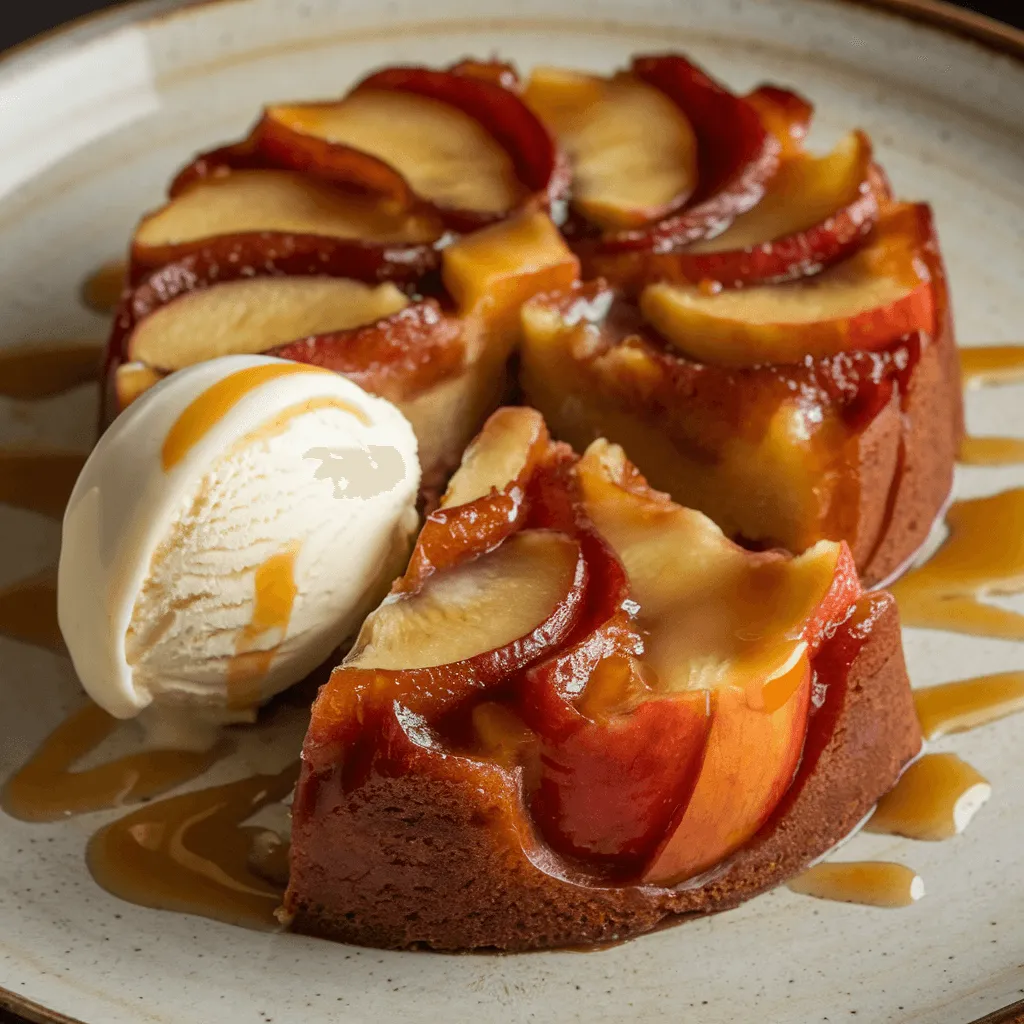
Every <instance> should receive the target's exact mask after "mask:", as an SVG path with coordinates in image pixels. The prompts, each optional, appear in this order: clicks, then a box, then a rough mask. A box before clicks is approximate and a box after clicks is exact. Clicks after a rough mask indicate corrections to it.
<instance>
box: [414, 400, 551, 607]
mask: <svg viewBox="0 0 1024 1024" xmlns="http://www.w3.org/2000/svg"><path fill="white" fill-rule="evenodd" d="M549 447H550V438H549V436H548V432H547V428H546V427H545V426H544V420H543V419H542V417H541V415H540V413H537V412H535V411H534V410H533V409H526V408H522V407H508V408H504V409H498V410H497V411H496V412H494V413H492V415H491V416H490V418H489V419H488V420H487V422H486V423H485V424H484V427H483V430H481V431H480V433H479V434H478V435H477V436H476V438H475V439H474V440H473V442H472V444H470V446H469V447H468V448H467V449H466V451H465V452H464V453H463V456H462V465H461V466H460V467H459V468H458V470H456V472H455V474H454V476H453V477H452V479H451V481H450V482H449V484H448V489H447V490H446V491H445V493H444V496H443V497H442V499H441V507H440V508H439V509H436V510H435V511H433V512H431V513H430V515H429V516H427V519H426V522H425V523H424V524H423V529H422V530H421V531H420V535H419V539H418V540H417V541H416V548H415V550H414V551H413V554H412V558H411V559H410V561H409V568H408V571H407V572H406V574H405V576H404V577H403V579H402V580H401V581H400V582H399V584H397V589H400V590H402V591H406V590H415V589H416V588H418V587H419V586H421V585H422V583H423V581H424V580H426V579H427V577H428V576H431V575H432V574H433V573H435V572H437V571H438V570H439V569H445V568H449V567H450V566H453V565H455V564H457V563H458V562H463V561H466V560H467V559H469V558H473V557H475V556H476V555H479V554H480V553H481V552H484V551H491V550H493V549H494V548H495V547H497V546H498V544H500V543H501V542H502V541H503V540H504V539H505V538H506V537H508V536H509V535H511V534H512V533H514V532H515V531H516V530H518V529H519V528H520V527H521V526H522V525H523V514H524V512H525V511H526V505H525V502H524V497H525V489H526V485H527V483H528V481H529V479H530V477H531V476H532V475H533V471H534V469H535V468H536V466H537V464H538V463H539V461H540V460H541V459H542V458H543V457H544V455H545V454H546V453H547V451H548V448H549Z"/></svg>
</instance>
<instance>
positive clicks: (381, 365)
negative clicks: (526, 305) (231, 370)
mask: <svg viewBox="0 0 1024 1024" xmlns="http://www.w3.org/2000/svg"><path fill="white" fill-rule="evenodd" d="M387 294H388V295H390V296H391V297H394V296H393V294H392V293H390V292H389V293H387ZM396 303H397V300H396ZM385 305H386V303H385ZM371 319H372V320H373V321H374V322H372V323H367V324H366V325H365V326H362V327H354V328H351V329H349V330H332V331H330V332H329V333H326V334H314V335H311V336H309V337H305V338H301V339H299V340H298V341H291V342H289V343H288V344H286V345H280V346H278V347H277V348H273V349H270V350H269V351H268V352H267V355H272V356H277V357H278V358H279V359H291V360H293V361H294V362H297V363H309V364H311V365H313V366H322V367H323V368H324V369H325V370H333V371H334V372H335V373H342V374H344V375H345V376H346V377H348V378H349V380H353V381H355V382H356V383H357V384H358V385H359V386H360V387H361V388H364V389H365V390H366V391H370V392H372V393H373V394H375V395H380V396H381V397H382V398H387V399H389V400H390V401H392V402H398V403H402V402H407V401H409V400H410V399H412V398H414V397H415V396H417V395H419V394H421V393H423V392H425V391H427V390H428V389H429V388H431V387H433V386H434V385H435V384H438V383H440V382H441V381H444V380H447V379H449V378H450V377H453V376H454V375H456V374H458V373H459V372H460V371H461V370H462V368H463V366H464V363H465V355H466V344H465V330H464V325H463V324H462V323H461V322H460V321H459V320H458V319H457V318H455V317H453V316H449V315H447V314H446V313H443V312H442V311H441V308H440V306H439V305H438V304H437V302H436V301H435V300H434V299H426V300H424V301H423V302H417V303H414V304H412V305H410V306H406V307H405V308H404V309H400V310H399V312H397V313H393V314H391V315H385V316H383V317H381V318H377V317H371Z"/></svg>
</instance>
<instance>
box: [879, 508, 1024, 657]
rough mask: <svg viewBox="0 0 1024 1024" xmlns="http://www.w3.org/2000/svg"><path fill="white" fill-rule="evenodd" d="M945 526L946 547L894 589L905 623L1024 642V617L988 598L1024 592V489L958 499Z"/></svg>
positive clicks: (944, 544)
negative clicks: (962, 499) (985, 496)
mask: <svg viewBox="0 0 1024 1024" xmlns="http://www.w3.org/2000/svg"><path fill="white" fill-rule="evenodd" d="M946 524H947V526H948V528H949V536H948V537H947V539H946V541H945V542H944V543H943V545H942V547H940V548H939V550H938V551H937V552H936V553H935V554H934V555H933V556H932V557H931V558H930V559H929V560H928V561H927V562H926V563H925V564H924V565H921V566H919V567H918V568H916V569H913V570H912V571H911V572H909V573H908V574H907V575H906V576H904V577H903V578H902V579H901V580H898V581H897V582H896V583H895V584H893V585H892V587H891V588H890V589H891V590H892V592H893V594H894V595H895V596H896V600H897V602H898V603H899V608H900V617H901V619H902V620H903V624H904V625H905V626H919V627H922V628H925V629H945V630H949V631H950V632H953V633H970V634H974V635H975V636H989V637H998V638H1001V639H1005V640H1024V615H1022V614H1020V613H1018V612H1014V611H1009V610H1008V609H1005V608H1000V607H998V606H996V605H994V604H988V603H986V602H985V601H984V600H983V599H984V598H986V597H988V596H990V595H994V594H1018V593H1021V592H1024V488H1016V489H1014V490H1010V491H1003V492H1002V493H1001V494H995V495H992V496H991V497H987V498H971V499H969V500H966V501H958V502H956V504H954V505H953V506H952V508H950V510H949V512H948V513H947V516H946Z"/></svg>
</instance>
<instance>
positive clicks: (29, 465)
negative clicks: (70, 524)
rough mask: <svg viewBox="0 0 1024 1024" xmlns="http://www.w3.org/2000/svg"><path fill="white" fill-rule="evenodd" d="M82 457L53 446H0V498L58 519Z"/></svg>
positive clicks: (80, 465) (82, 455) (78, 453)
mask: <svg viewBox="0 0 1024 1024" xmlns="http://www.w3.org/2000/svg"><path fill="white" fill-rule="evenodd" d="M86 457H87V456H86V454H85V453H84V452H70V451H59V450H57V449H53V450H45V449H32V448H24V449H18V448H0V502H2V503H3V504H5V505H11V506H13V507H14V508H23V509H27V510H28V511H30V512H40V513H42V514H43V515H45V516H50V517H51V518H53V519H60V518H61V516H63V515H64V508H65V506H66V505H67V503H68V498H69V497H71V491H72V489H73V488H74V486H75V481H76V480H77V479H78V474H79V473H81V471H82V467H83V466H84V465H85V460H86Z"/></svg>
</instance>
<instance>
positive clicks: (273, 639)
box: [228, 542, 301, 709]
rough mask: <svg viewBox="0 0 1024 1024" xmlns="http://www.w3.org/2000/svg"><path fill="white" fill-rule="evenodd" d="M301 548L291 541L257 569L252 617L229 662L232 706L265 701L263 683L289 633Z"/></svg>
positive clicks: (247, 705) (230, 703) (229, 692)
mask: <svg viewBox="0 0 1024 1024" xmlns="http://www.w3.org/2000/svg"><path fill="white" fill-rule="evenodd" d="M300 548H301V545H300V544H299V543H297V542H296V543H293V544H290V545H289V546H288V547H287V548H285V549H284V550H283V551H280V552H278V553H277V554H276V555H271V556H270V558H268V559H267V560H266V561H265V562H264V563H263V564H262V565H260V566H259V567H258V568H257V569H256V573H255V579H254V595H253V610H252V619H251V620H250V622H249V625H248V626H246V627H245V629H244V630H243V631H242V633H241V634H240V635H239V637H238V644H237V647H236V653H235V657H234V658H233V659H232V661H231V663H230V665H229V666H228V707H230V708H233V709H242V708H251V707H257V706H258V705H259V704H260V702H261V689H260V683H261V681H262V680H263V677H264V676H266V674H267V673H268V672H269V671H270V666H271V664H272V663H273V660H274V655H275V654H276V652H277V648H278V646H279V645H280V644H281V642H282V641H283V640H284V638H285V636H286V634H287V633H288V623H289V621H290V620H291V616H292V608H294V606H295V598H296V597H297V596H298V592H299V591H298V587H297V585H296V583H295V560H296V558H298V555H299V550H300ZM268 642H269V646H267V645H268Z"/></svg>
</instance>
